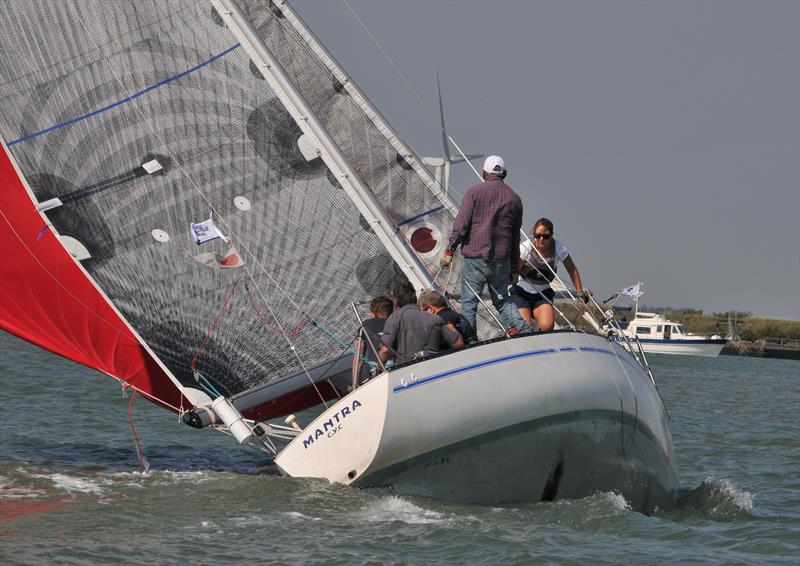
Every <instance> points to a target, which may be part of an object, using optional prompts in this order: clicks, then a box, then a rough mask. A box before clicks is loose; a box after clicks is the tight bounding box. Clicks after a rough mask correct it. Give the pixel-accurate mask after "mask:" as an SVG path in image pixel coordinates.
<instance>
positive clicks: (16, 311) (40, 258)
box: [0, 147, 192, 410]
mask: <svg viewBox="0 0 800 566" xmlns="http://www.w3.org/2000/svg"><path fill="white" fill-rule="evenodd" d="M0 242H2V247H3V251H2V260H0V328H2V329H3V330H6V331H8V332H10V333H12V334H15V335H17V336H19V337H20V338H23V339H25V340H27V341H29V342H32V343H33V344H36V345H37V346H40V347H42V348H44V349H46V350H49V351H51V352H53V353H55V354H58V355H60V356H64V357H65V358H69V359H70V360H74V361H76V362H78V363H80V364H83V365H85V366H88V367H90V368H94V369H97V370H100V371H102V372H104V373H106V374H109V375H111V376H113V377H116V378H118V379H121V380H123V381H125V382H126V383H128V384H130V385H131V386H133V387H134V388H136V389H138V390H139V391H141V392H142V393H143V394H145V395H146V396H147V397H148V398H150V399H151V400H153V401H155V402H157V403H159V404H161V405H164V406H167V407H168V408H171V409H173V410H177V409H179V408H181V407H182V408H183V409H187V410H188V409H190V408H192V405H191V403H189V402H188V401H187V400H186V399H182V395H181V393H180V390H179V389H178V388H177V387H176V386H175V384H174V383H173V382H172V380H170V378H169V377H168V376H167V375H166V373H164V371H163V370H162V369H161V367H160V366H159V365H158V364H157V363H156V361H155V360H154V359H153V357H152V356H151V355H150V354H149V353H148V352H147V350H145V349H144V348H143V347H142V345H141V344H140V343H139V341H138V340H137V339H136V337H135V336H134V335H133V333H132V332H131V330H130V329H129V328H128V327H127V326H126V325H125V323H124V322H123V321H122V319H121V318H120V316H119V315H118V314H117V313H116V312H115V311H114V309H113V308H112V307H111V305H109V304H108V302H107V300H106V299H105V298H104V297H103V296H102V295H101V293H100V292H99V291H98V290H97V288H96V287H95V286H94V285H93V284H92V282H91V281H90V280H89V279H87V277H86V275H85V274H84V272H83V271H82V270H81V269H80V267H79V266H78V265H77V264H76V263H75V261H74V260H73V259H72V257H71V256H70V254H69V252H67V251H66V249H64V247H63V246H62V245H61V243H60V242H59V241H58V239H57V238H56V236H55V235H54V234H53V233H52V232H51V231H50V230H49V229H45V223H44V220H43V218H42V216H41V215H40V214H39V212H38V211H37V210H36V207H35V205H34V203H33V202H32V201H31V199H30V197H29V195H28V192H27V191H26V189H25V186H24V185H23V184H22V181H21V180H20V178H19V176H18V175H17V172H16V170H15V169H14V166H13V164H12V163H11V160H10V158H9V156H8V154H7V152H6V149H5V147H3V148H2V150H1V151H0Z"/></svg>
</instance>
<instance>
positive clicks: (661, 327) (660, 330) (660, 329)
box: [656, 324, 664, 334]
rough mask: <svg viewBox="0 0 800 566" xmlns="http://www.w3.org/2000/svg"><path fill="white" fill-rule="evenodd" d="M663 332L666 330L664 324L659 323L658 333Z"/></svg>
mask: <svg viewBox="0 0 800 566" xmlns="http://www.w3.org/2000/svg"><path fill="white" fill-rule="evenodd" d="M662 332H664V326H663V325H661V324H659V325H658V326H656V334H661V333H662Z"/></svg>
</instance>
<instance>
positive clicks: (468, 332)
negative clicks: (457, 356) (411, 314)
mask: <svg viewBox="0 0 800 566" xmlns="http://www.w3.org/2000/svg"><path fill="white" fill-rule="evenodd" d="M417 304H418V305H419V308H420V310H423V311H428V312H429V313H432V314H435V315H437V316H438V317H439V318H441V319H442V320H444V322H445V324H447V325H448V326H449V327H450V328H452V329H453V330H458V333H459V334H461V337H462V338H463V339H464V342H465V343H466V344H473V343H475V342H477V341H478V340H477V337H476V336H475V330H474V329H473V328H472V326H471V325H470V323H469V321H467V319H466V318H464V317H463V316H461V315H460V314H459V313H457V312H456V311H454V310H453V309H451V308H450V307H448V306H447V303H446V302H445V300H444V297H443V296H442V294H441V293H440V292H439V291H433V290H431V291H425V292H424V293H422V295H420V297H419V300H418V301H417Z"/></svg>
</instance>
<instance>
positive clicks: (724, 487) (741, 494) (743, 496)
mask: <svg viewBox="0 0 800 566" xmlns="http://www.w3.org/2000/svg"><path fill="white" fill-rule="evenodd" d="M706 483H709V484H711V485H712V486H714V487H715V488H716V489H718V490H719V491H720V492H721V493H722V494H723V495H726V496H727V497H729V498H730V499H731V500H732V501H733V503H734V504H735V505H736V506H737V507H738V508H739V509H741V510H742V511H752V510H753V494H752V493H750V492H749V491H744V490H743V489H740V488H739V487H738V486H737V485H736V484H735V483H733V482H732V481H731V480H718V479H715V478H708V479H706Z"/></svg>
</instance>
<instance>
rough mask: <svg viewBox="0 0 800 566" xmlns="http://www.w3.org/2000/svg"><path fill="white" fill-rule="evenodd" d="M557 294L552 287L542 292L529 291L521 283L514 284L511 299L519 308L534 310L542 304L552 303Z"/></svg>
mask: <svg viewBox="0 0 800 566" xmlns="http://www.w3.org/2000/svg"><path fill="white" fill-rule="evenodd" d="M555 295H556V294H555V292H554V291H553V290H552V289H551V288H550V287H548V288H547V289H545V290H544V291H542V292H541V293H528V292H527V291H526V290H525V289H523V288H522V287H520V286H519V285H514V286H513V287H511V300H512V301H513V302H514V304H515V305H516V306H517V308H518V309H531V310H533V309H535V308H536V307H538V306H540V305H545V304H548V303H552V302H553V297H555ZM548 299H549V300H548Z"/></svg>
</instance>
